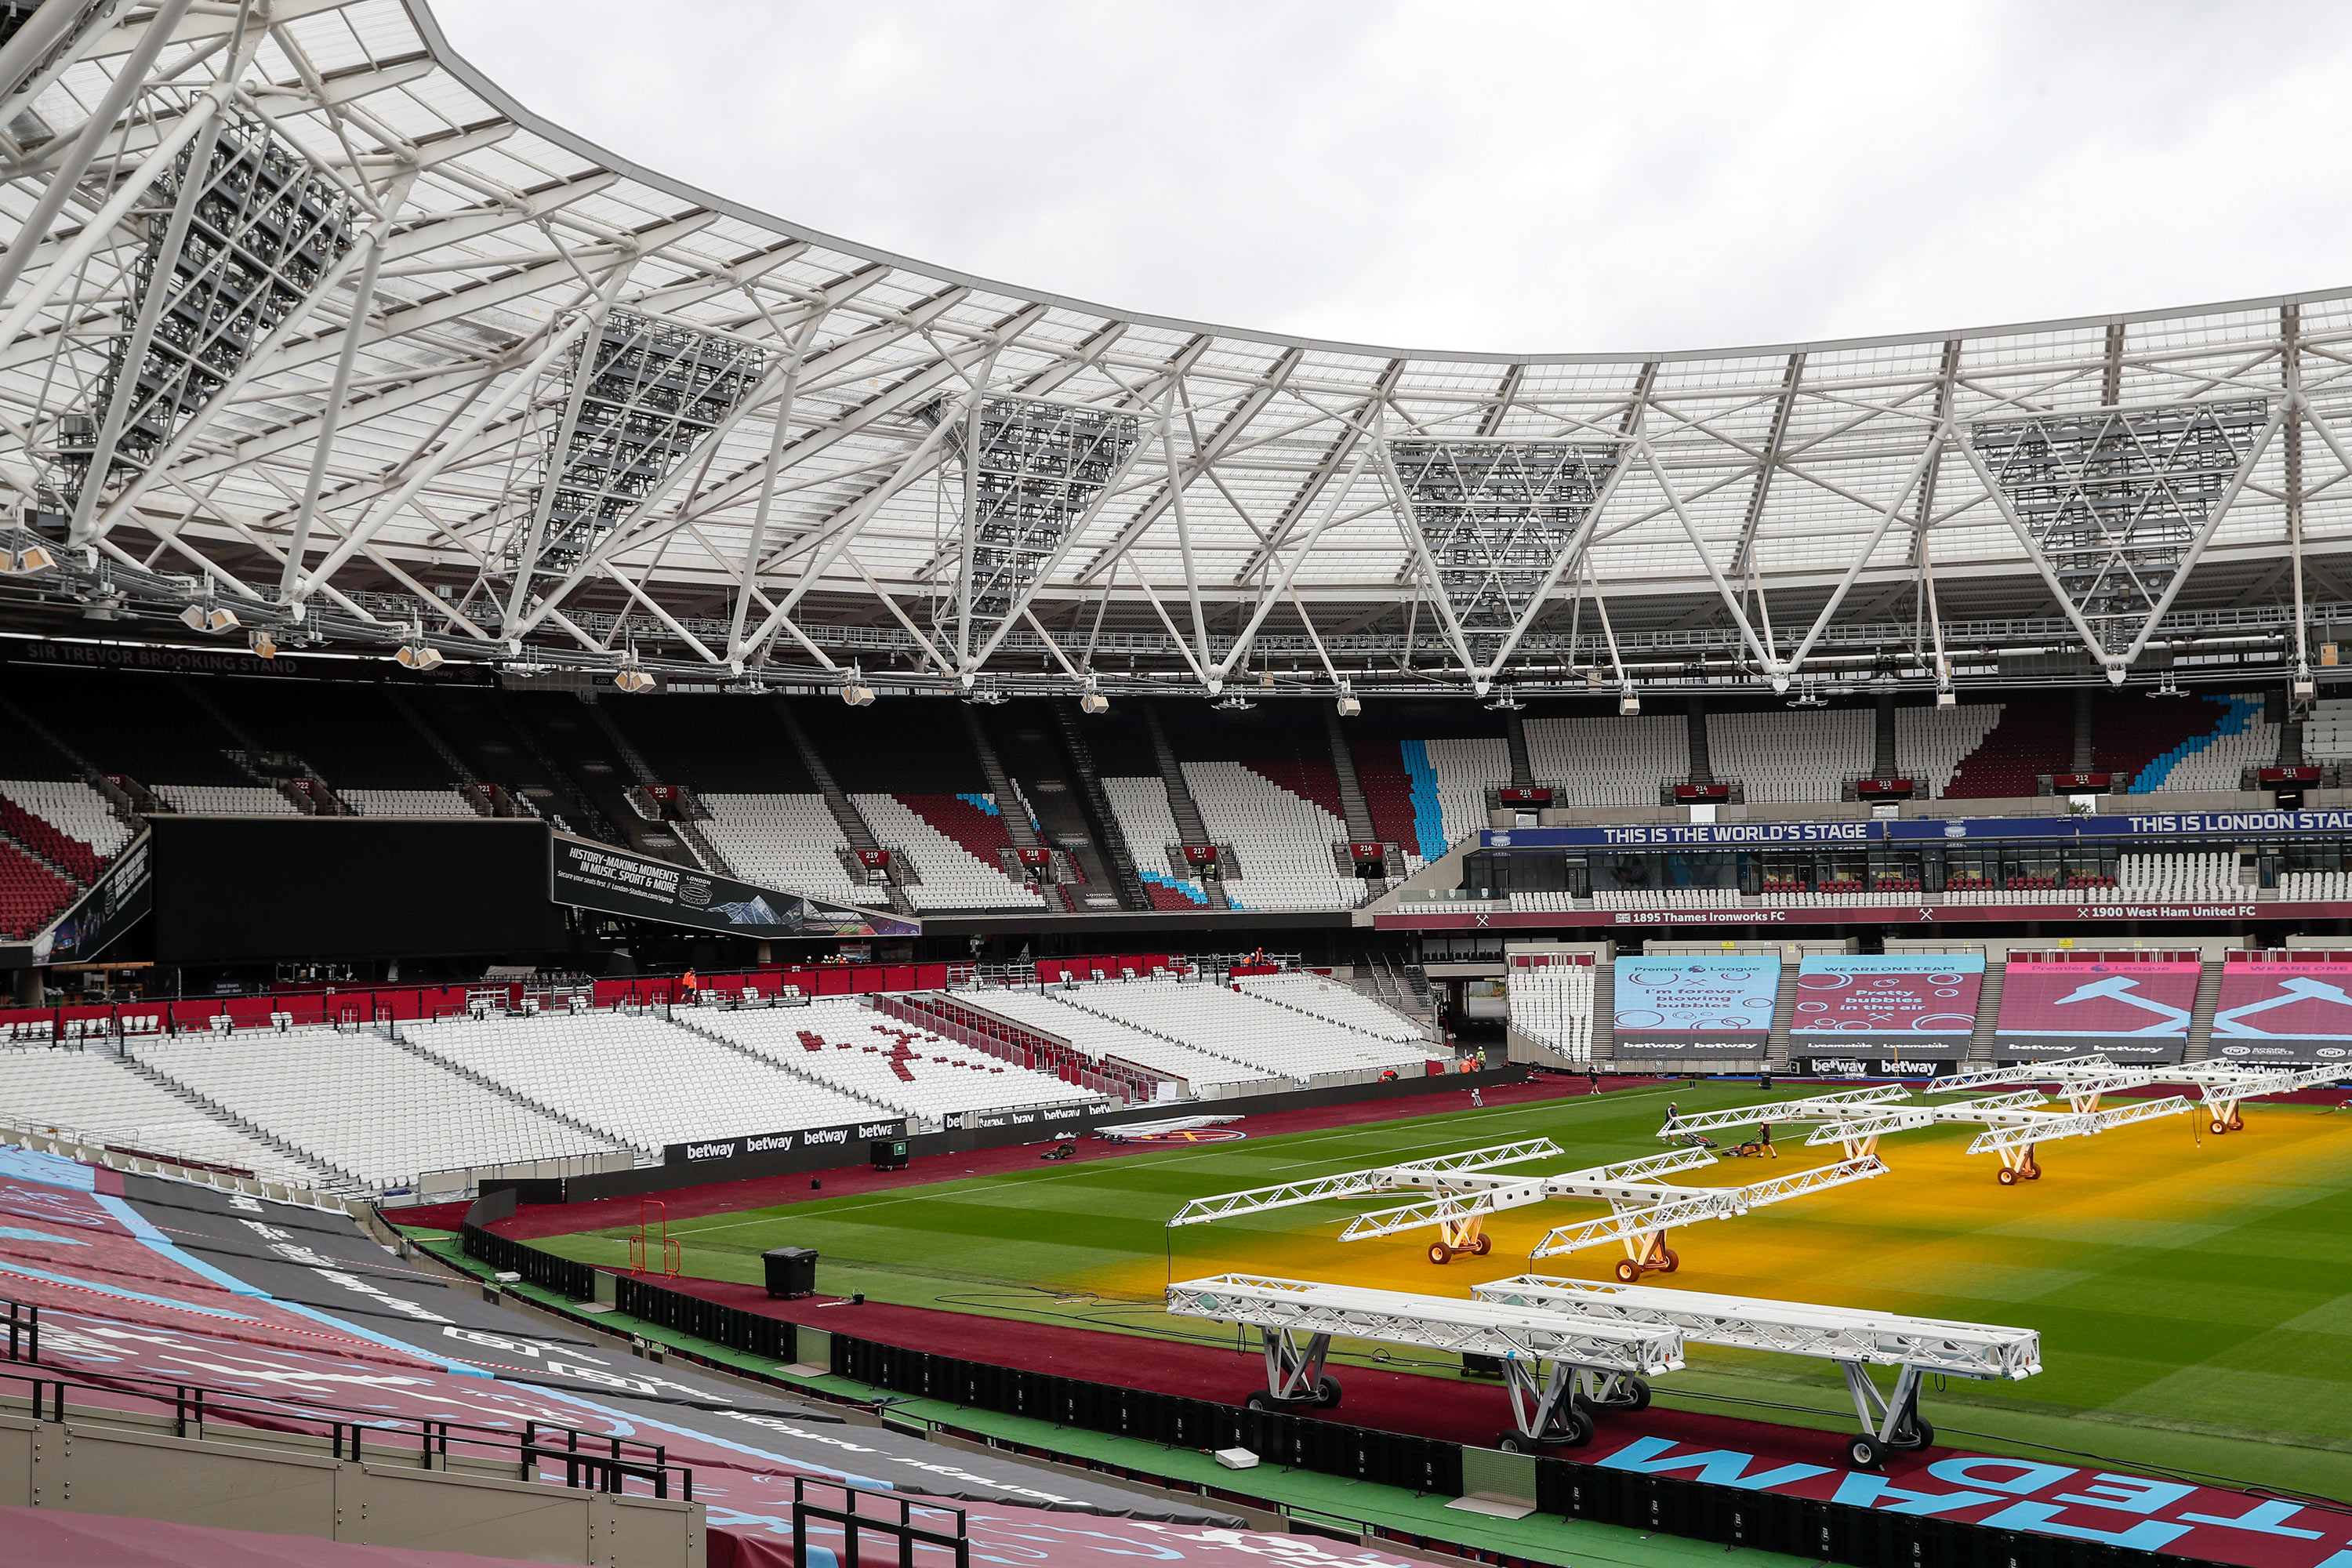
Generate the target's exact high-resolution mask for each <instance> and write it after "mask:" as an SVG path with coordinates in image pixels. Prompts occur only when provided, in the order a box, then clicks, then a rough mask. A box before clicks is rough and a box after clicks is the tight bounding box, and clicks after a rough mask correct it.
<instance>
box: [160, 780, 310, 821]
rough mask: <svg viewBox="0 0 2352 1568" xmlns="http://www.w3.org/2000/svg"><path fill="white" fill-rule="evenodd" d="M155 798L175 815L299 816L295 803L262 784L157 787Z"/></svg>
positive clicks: (164, 785) (170, 785) (169, 785)
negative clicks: (159, 796)
mask: <svg viewBox="0 0 2352 1568" xmlns="http://www.w3.org/2000/svg"><path fill="white" fill-rule="evenodd" d="M153 788H154V791H155V793H156V794H157V795H161V796H163V799H164V800H165V801H167V802H169V803H170V805H171V806H172V808H173V810H174V811H185V812H192V813H211V814H214V815H219V816H301V815H302V813H301V812H300V810H299V808H297V807H296V805H294V803H293V802H292V801H290V800H288V799H287V798H286V797H285V796H284V795H280V794H278V791H276V790H274V789H270V788H268V787H267V786H265V785H262V784H156V785H154V786H153Z"/></svg>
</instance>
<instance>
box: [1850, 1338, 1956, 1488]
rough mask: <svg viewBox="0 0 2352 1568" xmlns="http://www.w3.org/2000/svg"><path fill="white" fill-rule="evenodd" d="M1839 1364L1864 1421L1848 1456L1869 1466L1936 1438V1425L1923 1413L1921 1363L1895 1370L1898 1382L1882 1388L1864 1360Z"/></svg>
mask: <svg viewBox="0 0 2352 1568" xmlns="http://www.w3.org/2000/svg"><path fill="white" fill-rule="evenodd" d="M1838 1365H1839V1366H1841V1367H1843V1369H1844V1371H1845V1385H1846V1388H1847V1390H1848V1391H1849V1392H1851V1393H1852V1394H1853V1413H1854V1415H1856V1416H1857V1417H1858V1418H1860V1420H1861V1422H1862V1431H1861V1433H1860V1434H1859V1435H1858V1436H1854V1437H1853V1438H1851V1439H1850V1440H1848V1442H1847V1444H1846V1457H1847V1458H1851V1459H1852V1460H1853V1462H1854V1463H1855V1464H1856V1465H1857V1466H1860V1467H1861V1468H1864V1469H1868V1468H1871V1467H1873V1466H1874V1465H1876V1464H1877V1463H1878V1462H1879V1461H1880V1460H1882V1459H1884V1458H1885V1457H1886V1456H1887V1455H1888V1454H1891V1453H1897V1452H1907V1451H1909V1450H1911V1449H1914V1448H1924V1447H1927V1446H1928V1445H1929V1444H1931V1443H1933V1442H1934V1441H1935V1440H1936V1429H1935V1428H1934V1427H1933V1426H1929V1425H1928V1424H1927V1421H1926V1420H1925V1419H1924V1418H1923V1417H1922V1416H1921V1415H1920V1414H1919V1383H1920V1379H1921V1376H1922V1373H1920V1370H1919V1369H1918V1368H1917V1367H1916V1366H1906V1367H1905V1368H1903V1369H1902V1370H1901V1371H1900V1372H1898V1373H1895V1386H1894V1387H1892V1388H1888V1389H1885V1390H1881V1389H1880V1388H1879V1386H1878V1384H1875V1383H1874V1382H1872V1381H1871V1377H1870V1369H1869V1368H1868V1367H1866V1366H1864V1365H1863V1364H1862V1363H1860V1362H1854V1361H1844V1362H1840V1363H1838Z"/></svg>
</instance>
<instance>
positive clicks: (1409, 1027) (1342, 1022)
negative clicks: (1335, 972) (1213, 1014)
mask: <svg viewBox="0 0 2352 1568" xmlns="http://www.w3.org/2000/svg"><path fill="white" fill-rule="evenodd" d="M1234 984H1235V985H1236V986H1238V987H1240V988H1241V991H1242V993H1243V994H1244V995H1248V996H1258V997H1263V998H1264V999H1265V1000H1266V1001H1269V1002H1273V1003H1276V1004H1278V1005H1281V1006H1285V1007H1290V1008H1294V1009H1296V1010H1297V1011H1298V1012H1301V1013H1309V1014H1312V1015H1313V1016H1316V1017H1318V1018H1321V1019H1323V1020H1324V1021H1325V1022H1327V1023H1332V1024H1338V1025H1339V1026H1342V1027H1343V1028H1349V1029H1360V1030H1361V1031H1363V1032H1364V1033H1365V1034H1367V1035H1370V1036H1373V1037H1376V1038H1379V1039H1383V1040H1394V1041H1396V1042H1398V1043H1399V1044H1401V1045H1402V1044H1408V1043H1409V1044H1412V1045H1415V1046H1418V1045H1420V1044H1422V1043H1423V1041H1424V1040H1425V1039H1427V1037H1428V1033H1427V1031H1426V1030H1425V1029H1423V1026H1422V1025H1421V1022H1420V1020H1418V1019H1415V1018H1409V1017H1407V1016H1405V1015H1403V1014H1402V1013H1400V1012H1398V1011H1397V1010H1396V1009H1395V1008H1393V1007H1390V1006H1387V1005H1383V1004H1381V1003H1379V1002H1375V1001H1373V1000H1372V999H1371V998H1370V997H1369V996H1367V995H1365V994H1363V993H1362V992H1360V991H1356V990H1353V989H1351V988H1349V987H1348V986H1345V985H1341V984H1339V983H1338V982H1336V981H1331V980H1326V979H1324V978H1323V977H1322V976H1321V975H1319V974H1311V973H1307V972H1305V971H1303V970H1294V971H1292V972H1290V973H1284V974H1251V975H1244V976H1241V977H1239V978H1236V979H1235V980H1234Z"/></svg>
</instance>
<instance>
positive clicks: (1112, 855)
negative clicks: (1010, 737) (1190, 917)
mask: <svg viewBox="0 0 2352 1568" xmlns="http://www.w3.org/2000/svg"><path fill="white" fill-rule="evenodd" d="M1048 705H1049V706H1050V707H1051V708H1052V709H1053V710H1054V723H1055V726H1056V727H1058V728H1059V729H1060V731H1062V751H1063V753H1064V754H1065V755H1066V756H1067V757H1068V758H1069V760H1070V771H1071V773H1074V774H1076V777H1077V781H1078V788H1079V790H1080V791H1081V793H1082V794H1083V795H1085V798H1086V815H1087V819H1088V820H1087V831H1088V832H1089V833H1090V834H1091V835H1092V836H1093V837H1094V841H1095V843H1096V845H1097V846H1098V847H1100V849H1101V851H1102V855H1103V858H1105V859H1106V860H1108V862H1109V863H1110V872H1111V876H1112V879H1113V881H1114V884H1115V887H1116V889H1117V891H1118V897H1119V901H1120V902H1121V903H1122V904H1124V905H1126V906H1127V908H1128V909H1129V910H1150V908H1151V895H1150V893H1149V892H1147V891H1145V890H1144V886H1143V879H1142V878H1141V877H1140V876H1139V875H1137V874H1136V869H1135V851H1134V848H1133V847H1132V846H1130V845H1129V843H1128V841H1127V835H1125V834H1123V833H1121V832H1120V831H1119V830H1118V813H1117V812H1115V811H1113V810H1112V809H1111V805H1110V795H1108V792H1106V791H1105V790H1104V789H1103V782H1102V773H1101V772H1100V771H1099V770H1098V769H1097V768H1096V766H1095V753H1094V748H1093V747H1092V746H1089V745H1088V744H1087V737H1086V731H1084V729H1082V728H1081V727H1080V726H1079V723H1078V721H1077V716H1076V714H1075V713H1073V712H1072V711H1071V710H1070V704H1069V703H1068V702H1066V701H1064V700H1060V699H1058V698H1057V699H1054V700H1051V701H1050V702H1049V704H1048Z"/></svg>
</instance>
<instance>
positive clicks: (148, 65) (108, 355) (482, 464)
mask: <svg viewBox="0 0 2352 1568" xmlns="http://www.w3.org/2000/svg"><path fill="white" fill-rule="evenodd" d="M5 26H13V28H14V31H13V33H10V34H9V35H8V36H7V37H6V39H5V42H4V43H0V128H5V129H4V130H0V236H5V240H6V242H7V245H6V251H5V257H0V485H5V488H6V491H7V494H6V495H5V498H0V507H5V511H0V519H5V524H0V526H5V537H0V551H5V552H6V553H5V556H0V584H5V587H0V617H5V619H6V621H7V624H10V625H14V626H19V627H32V628H36V629H43V630H48V631H52V632H55V631H58V630H63V629H68V628H72V629H79V630H83V631H92V632H95V633H96V634H97V635H102V636H117V635H130V636H146V635H153V634H152V632H141V631H135V630H129V629H123V630H116V629H113V628H111V627H110V626H99V627H90V626H85V625H83V623H84V622H85V621H98V622H100V623H112V622H126V621H127V622H135V623H142V624H143V623H149V622H155V623H161V624H163V625H164V626H165V628H166V629H173V630H174V635H177V634H176V630H175V628H172V627H170V626H169V625H168V623H170V622H171V621H173V620H175V619H177V618H178V617H180V616H182V615H183V612H189V611H193V615H192V616H190V617H189V624H190V625H192V626H198V627H199V629H201V630H205V631H208V632H210V633H212V634H214V635H215V636H237V637H247V638H259V639H262V640H265V641H268V642H269V643H271V644H273V645H274V646H281V647H300V646H310V645H315V644H324V645H331V646H334V647H343V648H347V649H351V650H354V651H373V652H376V653H383V652H387V651H390V650H392V649H394V648H395V647H401V646H403V645H407V646H411V647H430V648H431V649H433V650H435V651H437V652H438V653H439V654H441V655H442V656H444V657H446V658H477V659H486V660H496V661H499V662H503V663H507V664H509V665H513V664H520V665H523V666H526V667H528V666H531V665H553V666H568V667H575V668H586V669H591V670H600V671H608V672H622V673H625V671H626V670H627V669H629V668H633V667H635V668H643V669H645V670H648V671H654V672H659V673H663V674H666V675H667V676H668V677H669V678H670V679H673V680H680V679H702V680H707V681H712V682H716V683H722V684H737V685H742V684H747V683H752V682H757V683H761V684H765V685H772V686H784V687H798V688H807V687H811V686H815V687H820V688H822V687H835V686H845V685H850V684H856V683H859V682H860V681H861V680H863V681H873V680H877V679H878V680H880V681H883V682H885V683H887V685H889V686H895V687H900V688H915V689H955V688H963V689H971V688H973V687H975V686H982V687H995V688H1000V689H1046V690H1059V691H1070V690H1073V689H1077V688H1078V687H1080V686H1083V685H1087V684H1089V683H1098V684H1100V685H1101V686H1103V687H1105V688H1108V689H1120V688H1128V689H1133V688H1142V687H1157V688H1158V689H1190V690H1196V691H1199V690H1207V691H1216V690H1218V689H1222V688H1223V687H1225V686H1226V685H1228V684H1234V683H1238V682H1240V681H1242V680H1244V679H1247V680H1249V681H1250V682H1251V683H1252V685H1253V689H1262V688H1263V689H1272V690H1274V691H1276V692H1281V691H1291V692H1321V693H1327V694H1328V693H1329V692H1331V691H1332V690H1334V689H1335V688H1342V687H1347V686H1350V685H1352V687H1353V688H1354V689H1358V690H1366V691H1369V690H1375V689H1379V690H1399V689H1409V690H1428V691H1481V692H1483V691H1486V690H1488V689H1491V688H1494V687H1496V686H1498V685H1499V686H1508V687H1511V688H1513V689H1526V690H1530V691H1540V690H1547V689H1551V690H1574V691H1584V690H1593V691H1596V692H1601V693H1607V692H1612V691H1623V692H1635V691H1639V690H1641V689H1650V688H1654V687H1660V686H1675V685H1685V686H1687V685H1693V684H1706V685H1715V686H1725V685H1728V686H1734V687H1738V686H1757V687H1770V688H1774V689H1783V688H1786V687H1788V686H1790V685H1791V684H1797V685H1806V684H1815V683H1822V684H1826V683H1840V682H1855V681H1866V680H1873V679H1874V680H1877V681H1880V682H1882V683H1883V682H1886V681H1894V682H1895V683H1898V684H1900V685H1903V686H1907V687H1910V688H1913V689H1920V690H1926V689H1930V688H1944V689H1949V688H1950V687H1952V686H1953V685H1955V684H1958V685H1961V686H1966V685H1968V684H1970V683H1971V682H1979V683H1990V682H1992V681H1994V680H1996V679H1999V680H2002V681H2003V682H2004V683H2006V684H2015V683H2016V682H2017V681H2018V680H2019V679H2054V680H2095V679H2101V678H2102V677H2104V678H2105V679H2113V680H2116V681H2121V680H2124V679H2127V678H2130V677H2131V676H2133V675H2135V674H2152V673H2153V672H2155V671H2158V670H2159V669H2161V670H2164V671H2166V672H2167V673H2168V677H2169V678H2171V679H2201V678H2210V679H2217V680H2220V679H2228V680H2235V681H2241V682H2242V681H2243V680H2244V679H2245V678H2246V676H2247V674H2248V672H2249V670H2250V668H2252V669H2255V670H2259V671H2262V672H2266V673H2268V674H2270V675H2273V676H2275V677H2286V676H2288V675H2290V674H2293V675H2294V676H2296V677H2298V678H2302V677H2305V676H2306V675H2307V672H2308V668H2309V666H2310V664H2311V663H2312V662H2314V661H2315V658H2316V650H2315V647H2314V646H2313V645H2314V643H2315V640H2316V639H2317V637H2321V636H2327V635H2332V634H2325V633H2320V632H2317V631H2315V630H2314V629H2313V627H2314V623H2325V622H2332V621H2334V620H2336V619H2337V618H2338V617H2339V614H2340V616H2341V618H2344V619H2347V620H2352V605H2343V604H2340V603H2339V602H2340V601H2347V600H2352V586H2347V582H2352V555H2347V551H2352V487H2348V486H2347V484H2346V483H2345V480H2346V479H2347V475H2352V457H2347V445H2346V434H2347V432H2352V381H2347V365H2346V360H2345V352H2346V345H2347V341H2352V290H2336V291H2329V292H2321V293H2315V294H2308V295H2300V296H2294V297H2291V298H2285V299H2272V300H2247V301H2240V302H2236V303H2231V304H2226V305H2216V306H2206V307H2200V308H2196V309H2189V310H2174V311H2156V312H2147V313H2143V314H2134V315H2127V316H2116V317H2109V318H2102V319H2095V320H2084V321H2055V322H2041V323H2035V324H2031V325H2026V326H2015V327H2003V328H1996V329H1989V330H1980V331H1931V332H1925V333H1919V334H1916V335H1912V336H1905V337H1889V338H1880V339H1870V340H1855V341H1848V342H1819V343H1805V344H1790V345H1780V346H1773V347H1758V348H1743V349H1735V350H1723V351H1676V352H1661V353H1557V354H1541V353H1533V354H1520V353H1422V352H1407V351H1402V350H1392V349H1381V348H1370V347H1364V346H1360V345H1354V344H1345V343H1329V342H1307V341H1300V340H1296V339H1290V338H1285V337H1281V336H1277V335H1272V334H1265V333H1255V332H1248V331H1234V330H1231V329H1227V328H1223V327H1212V326H1203V325H1199V324H1195V323H1191V322H1185V321H1171V320H1166V319H1162V318H1159V317H1153V316H1148V315H1136V314H1131V313H1127V312H1123V311H1118V310H1110V309H1107V308H1105V307H1101V306H1097V305H1091V304H1087V303H1085V302H1082V301H1078V300H1067V299H1062V298H1057V297H1055V296H1052V295H1047V294H1043V293H1038V292H1035V291H1034V290H1028V289H1020V288H1017V287H1013V286H1010V285H1006V284H1002V283H997V282H992V281H988V280H985V279H977V278H971V277H967V276H964V275H962V274H960V273H957V272H954V271H951V270H948V269H946V268H939V267H935V266H931V265H928V264H925V263H920V262H916V261H911V260H908V259H907V258H903V257H898V256H893V255H888V254H886V253H883V252H880V251H877V250H875V249H872V248H870V247H863V246H859V245H856V244H854V243H852V242H849V241H845V240H841V239H836V238H834V237H829V236H826V235H823V234H818V233H814V232H812V231H810V230H807V229H804V228H801V227H799V226H795V225H793V224H792V223H789V222H787V221H784V220H781V219H777V218H772V217H770V216H765V215H763V214H761V213H757V212H754V211H751V210H749V209H747V208H744V207H742V206H740V205H735V204H733V203H730V202H729V201H727V200H725V199H724V198H723V197H721V196H718V195H710V194H708V193H705V192H702V191H699V190H697V189H695V188H694V187H693V186H691V185H690V184H686V183H684V182H682V181H679V180H676V179H672V178H668V177H667V176H664V175H660V174H654V173H652V172H650V171H647V170H645V169H640V168H637V167H635V166H633V165H631V164H630V163H626V162H625V161H623V160H621V159H618V158H615V157H614V156H613V155H612V154H610V153H605V152H604V151H602V150H600V149H598V148H597V147H595V146H593V145H592V144H590V143H589V142H585V141H583V139H581V138H579V137H577V136H574V135H572V134H570V133H568V132H564V131H562V130H561V129H559V128H557V127H554V126H551V125H549V124H547V123H546V122H544V121H541V120H539V119H537V118H535V117H533V116H532V115H530V113H528V112H527V111H525V110H522V109H521V108H520V106H518V105H516V104H515V103H514V102H512V101H511V100H509V99H508V98H507V97H506V96H505V95H504V94H503V93H501V92H500V91H499V89H497V88H496V87H495V86H494V85H493V84H491V83H490V82H488V80H486V79H484V78H483V77H482V76H481V75H480V74H479V73H478V71H476V70H474V69H473V68H471V67H470V66H468V65H467V63H466V62H465V61H464V60H463V59H461V58H458V57H457V55H456V54H454V53H453V52H452V51H451V49H450V48H449V47H448V45H447V44H446V40H445V39H444V38H443V37H442V36H441V33H440V31H439V29H438V27H437V26H436V24H435V22H434V19H433V16H432V15H431V13H430V12H429V10H427V9H426V8H425V5H422V4H420V3H417V0H350V3H336V0H246V3H245V4H244V5H202V6H198V5H192V4H191V3H190V0H51V3H50V4H48V5H43V6H40V7H39V8H38V9H37V10H32V11H30V12H29V13H23V12H10V13H8V15H7V17H6V21H5ZM1444 286H1446V285H1445V284H1444V282H1443V281H1442V280H1437V279H1433V281H1432V287H1433V288H1434V287H1444ZM2029 656H2045V657H2040V658H2031V657H2029ZM633 684H643V683H642V682H634V683H633Z"/></svg>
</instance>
